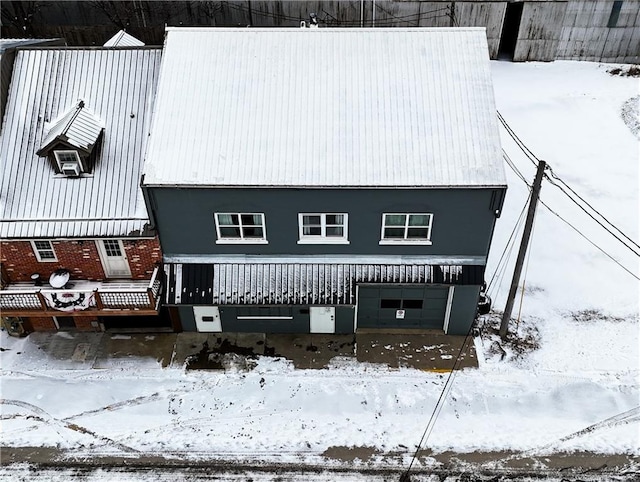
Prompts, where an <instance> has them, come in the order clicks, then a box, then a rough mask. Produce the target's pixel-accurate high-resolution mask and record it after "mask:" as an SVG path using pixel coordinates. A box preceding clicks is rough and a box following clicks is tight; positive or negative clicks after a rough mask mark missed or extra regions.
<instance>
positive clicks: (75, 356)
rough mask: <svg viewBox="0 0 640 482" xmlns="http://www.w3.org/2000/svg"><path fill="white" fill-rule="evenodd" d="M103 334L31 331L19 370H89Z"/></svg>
mask: <svg viewBox="0 0 640 482" xmlns="http://www.w3.org/2000/svg"><path fill="white" fill-rule="evenodd" d="M102 336H103V333H100V332H98V333H96V332H71V331H59V332H55V333H50V332H35V333H31V334H30V335H29V336H28V337H27V339H26V344H25V346H24V351H23V353H22V354H21V356H20V359H19V363H20V365H19V367H3V369H9V368H14V369H15V368H19V369H20V370H30V369H36V370H42V369H51V370H83V369H90V368H91V367H92V366H93V363H94V360H95V358H96V356H97V354H98V348H99V346H100V341H101V339H102Z"/></svg>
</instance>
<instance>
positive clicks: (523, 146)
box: [496, 111, 540, 168]
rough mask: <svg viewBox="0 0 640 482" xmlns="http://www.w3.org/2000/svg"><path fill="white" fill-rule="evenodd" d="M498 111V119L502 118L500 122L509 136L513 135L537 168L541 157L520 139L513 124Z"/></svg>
mask: <svg viewBox="0 0 640 482" xmlns="http://www.w3.org/2000/svg"><path fill="white" fill-rule="evenodd" d="M496 112H497V113H498V120H500V123H501V124H502V126H503V127H504V128H505V130H506V131H507V133H508V134H509V136H511V138H512V139H513V140H514V141H515V143H516V144H517V145H518V147H519V148H520V150H521V151H522V152H524V153H525V155H526V156H527V157H528V158H529V160H530V161H531V163H532V164H533V165H534V166H535V167H536V168H537V167H538V164H537V163H538V162H540V159H538V157H537V156H536V155H535V154H534V153H533V152H532V151H531V150H530V149H529V148H528V147H527V146H526V144H525V143H524V142H522V141H521V140H520V138H519V137H518V136H517V135H516V133H515V132H514V131H513V129H512V128H511V126H509V124H507V121H506V120H505V119H504V117H502V114H500V111H496Z"/></svg>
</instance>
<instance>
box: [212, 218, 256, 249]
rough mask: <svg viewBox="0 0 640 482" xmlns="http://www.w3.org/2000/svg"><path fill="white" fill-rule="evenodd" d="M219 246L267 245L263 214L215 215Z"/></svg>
mask: <svg viewBox="0 0 640 482" xmlns="http://www.w3.org/2000/svg"><path fill="white" fill-rule="evenodd" d="M215 220H216V234H217V235H218V239H217V240H216V243H218V244H233V243H246V244H266V243H267V233H266V230H265V224H264V214H263V213H215Z"/></svg>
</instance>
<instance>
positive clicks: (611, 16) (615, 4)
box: [607, 0, 622, 28]
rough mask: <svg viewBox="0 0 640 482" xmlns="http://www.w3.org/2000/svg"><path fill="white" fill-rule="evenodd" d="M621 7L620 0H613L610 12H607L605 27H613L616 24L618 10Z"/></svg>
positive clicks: (618, 14)
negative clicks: (607, 17) (607, 19)
mask: <svg viewBox="0 0 640 482" xmlns="http://www.w3.org/2000/svg"><path fill="white" fill-rule="evenodd" d="M621 9H622V1H621V0H620V1H615V2H613V5H612V6H611V13H610V14H609V21H608V22H607V27H609V28H614V27H616V26H617V25H618V18H619V17H620V10H621Z"/></svg>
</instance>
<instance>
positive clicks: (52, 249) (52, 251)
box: [30, 239, 58, 263]
mask: <svg viewBox="0 0 640 482" xmlns="http://www.w3.org/2000/svg"><path fill="white" fill-rule="evenodd" d="M36 241H38V242H44V243H49V246H50V247H51V249H43V250H42V251H51V253H52V254H53V259H42V257H41V256H40V249H39V248H38V247H37V246H36ZM30 243H31V249H33V253H34V254H35V255H36V259H37V260H38V262H39V263H57V262H58V255H57V254H56V250H55V249H54V247H53V243H52V242H51V241H50V240H48V239H32V240H31V241H30Z"/></svg>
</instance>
